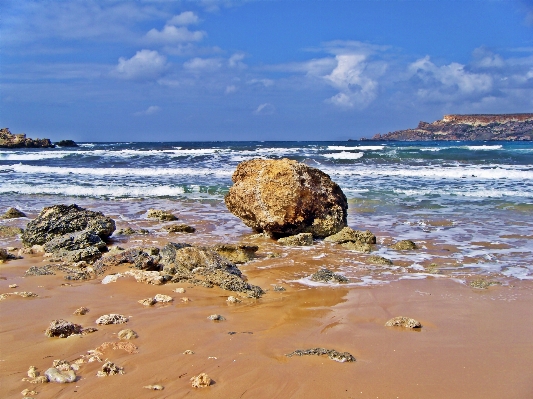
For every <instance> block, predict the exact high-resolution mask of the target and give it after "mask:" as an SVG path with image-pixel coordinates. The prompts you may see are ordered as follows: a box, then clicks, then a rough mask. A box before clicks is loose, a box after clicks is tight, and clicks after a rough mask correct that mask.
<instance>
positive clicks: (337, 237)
mask: <svg viewBox="0 0 533 399" xmlns="http://www.w3.org/2000/svg"><path fill="white" fill-rule="evenodd" d="M324 241H327V242H336V243H339V244H342V243H345V242H360V243H365V244H375V243H376V236H375V235H374V234H372V232H370V231H369V230H366V231H360V230H354V229H352V228H351V227H344V228H343V229H342V230H341V231H339V232H338V233H336V234H333V235H330V236H328V237H326V238H324Z"/></svg>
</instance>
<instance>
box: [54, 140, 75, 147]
mask: <svg viewBox="0 0 533 399" xmlns="http://www.w3.org/2000/svg"><path fill="white" fill-rule="evenodd" d="M56 145H57V146H58V147H78V144H76V143H75V142H74V140H60V141H58V142H57V143H56Z"/></svg>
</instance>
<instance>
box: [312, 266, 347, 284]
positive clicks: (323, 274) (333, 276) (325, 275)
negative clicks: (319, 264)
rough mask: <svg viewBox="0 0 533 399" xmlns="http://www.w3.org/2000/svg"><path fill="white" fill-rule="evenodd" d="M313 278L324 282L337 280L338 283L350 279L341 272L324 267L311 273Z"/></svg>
mask: <svg viewBox="0 0 533 399" xmlns="http://www.w3.org/2000/svg"><path fill="white" fill-rule="evenodd" d="M311 280H313V281H321V282H324V283H327V282H329V281H331V280H333V281H336V282H338V283H346V282H348V279H347V278H346V277H344V276H343V275H341V274H337V273H333V272H332V271H331V270H329V269H326V268H322V269H320V270H319V271H317V272H316V273H313V274H312V275H311Z"/></svg>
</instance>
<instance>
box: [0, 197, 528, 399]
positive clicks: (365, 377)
mask: <svg viewBox="0 0 533 399" xmlns="http://www.w3.org/2000/svg"><path fill="white" fill-rule="evenodd" d="M198 206H199V205H198V204H197V203H195V204H192V205H190V207H189V208H187V206H186V205H184V204H182V208H183V209H182V211H183V212H182V214H181V215H182V217H183V219H184V221H185V222H187V223H189V224H192V225H195V226H196V227H197V229H198V230H197V232H196V233H194V234H179V233H170V234H169V233H164V234H150V235H136V236H129V237H117V238H116V239H114V240H111V243H110V244H111V245H120V246H121V247H124V248H127V247H131V246H143V245H144V246H148V245H151V246H163V245H164V244H165V243H166V242H169V241H172V242H190V243H194V244H197V245H200V244H201V245H212V244H214V243H217V242H220V241H221V240H224V239H227V237H225V236H224V235H222V236H221V234H220V232H221V231H225V232H226V233H228V230H229V231H231V232H232V233H233V237H234V239H233V240H232V241H233V242H234V243H254V244H256V245H258V246H259V247H260V249H259V251H258V252H257V258H256V259H255V260H254V261H252V262H249V263H246V264H243V265H240V266H239V268H240V269H241V270H242V272H243V273H244V274H245V276H246V277H247V278H248V282H250V283H251V284H255V285H258V286H260V287H262V288H263V289H265V290H266V291H267V292H266V294H265V295H263V297H262V298H260V299H253V298H244V297H242V298H241V297H240V298H241V300H242V302H239V303H234V304H229V303H228V302H227V301H226V300H227V298H228V296H230V295H235V293H233V292H231V291H225V290H222V289H220V288H218V287H214V288H205V287H201V286H193V285H191V284H188V283H167V284H164V285H158V286H154V285H149V284H144V283H138V282H136V281H135V280H134V279H133V278H131V277H126V278H120V279H118V280H117V281H116V282H113V283H109V284H102V283H101V278H98V279H93V280H90V281H81V282H80V281H68V280H65V279H64V278H63V275H62V274H61V273H57V275H51V276H31V277H24V273H25V271H26V270H27V269H28V268H29V267H30V266H34V265H39V266H40V265H44V264H47V263H46V262H47V260H46V259H43V257H42V254H41V255H40V254H36V255H25V256H24V259H19V260H10V261H7V262H6V263H4V264H2V265H1V266H0V271H1V280H0V287H1V290H0V291H1V293H9V292H14V291H17V292H19V291H31V292H33V293H35V294H37V295H38V297H35V298H22V297H20V296H16V295H9V296H8V297H7V298H6V299H4V300H2V301H0V317H1V324H0V325H1V331H0V342H1V358H0V360H1V361H0V378H1V384H0V387H1V388H0V390H1V393H2V395H1V396H2V397H6V398H17V397H21V393H20V392H22V391H23V390H24V389H30V390H34V391H36V392H38V395H36V397H37V398H52V397H53V398H73V397H77V398H94V397H99V396H104V397H112V398H131V397H139V398H181V397H196V396H198V397H200V396H201V397H213V398H247V397H248V398H252V397H260V398H285V397H291V398H324V397H338V398H429V397H431V398H450V397H455V398H502V397H505V398H516V399H522V398H527V397H530V396H531V395H532V394H533V382H532V381H533V380H532V375H531V371H530V370H532V369H533V346H532V345H531V336H532V333H533V323H531V320H533V307H532V304H533V283H531V281H527V280H524V281H520V280H514V281H512V282H511V283H505V284H502V285H493V286H490V287H489V288H488V289H476V288H472V287H471V286H469V285H468V284H465V283H461V282H460V281H459V279H457V278H456V277H455V276H450V275H449V274H443V275H442V276H440V277H439V276H438V275H435V276H433V277H432V276H429V277H426V278H424V279H400V280H396V281H390V282H389V283H385V284H376V285H370V286H368V285H366V286H363V285H361V286H357V285H354V284H338V283H324V284H317V285H316V286H311V285H305V284H302V282H301V281H302V280H301V279H302V278H305V276H309V275H310V274H311V273H313V272H315V271H316V270H317V269H319V268H320V267H323V266H324V265H327V267H328V268H330V269H331V270H333V271H337V270H339V269H340V268H341V266H342V264H343V262H345V261H343V259H344V260H345V259H346V258H345V257H346V256H347V255H346V254H347V253H350V255H349V256H362V255H355V253H352V252H351V251H346V250H340V249H339V248H338V247H336V246H334V245H332V244H328V243H324V242H315V245H313V246H312V247H299V248H290V247H283V246H280V245H278V244H277V243H276V242H275V241H273V240H271V239H267V238H252V233H253V232H252V231H250V230H249V229H247V228H245V227H244V228H243V227H242V226H240V225H239V224H238V220H237V219H235V220H234V219H232V218H231V217H229V216H228V215H223V217H221V218H220V220H222V221H219V222H217V221H216V219H212V220H211V221H210V218H209V217H208V215H211V214H219V215H220V214H221V213H223V210H222V209H221V208H220V207H217V206H215V207H212V208H213V209H212V210H211V211H207V210H205V211H204V213H203V214H202V213H201V212H200V211H199V209H198ZM118 209H119V208H117V211H118ZM195 209H196V211H198V212H197V213H198V214H202V216H203V218H202V219H203V220H202V219H195V217H194V216H193V214H194V210H195ZM205 209H209V207H207V208H205ZM226 212H227V211H226ZM29 216H30V217H31V216H32V215H29ZM33 216H34V215H33ZM112 216H113V217H117V216H118V215H112ZM26 221H27V219H26ZM236 221H237V222H236ZM17 223H18V224H22V223H24V221H23V220H20V219H19V220H16V222H13V223H12V224H17ZM117 225H118V226H117V227H119V228H125V227H128V226H129V225H131V223H130V224H129V225H128V224H126V223H121V222H120V221H119V222H118V223H117ZM141 225H142V226H144V227H146V228H148V229H152V231H157V230H158V229H159V227H160V224H159V223H156V222H154V221H149V220H146V219H145V218H142V217H139V221H138V223H136V224H135V226H134V227H139V226H141ZM221 225H222V226H223V227H224V226H225V227H226V229H224V228H221ZM232 226H233V227H232ZM369 227H370V226H369ZM375 233H376V235H377V236H378V241H379V242H385V243H386V242H390V241H392V240H393V239H394V238H393V237H387V236H386V233H383V232H378V231H375ZM226 241H227V240H226ZM7 244H8V245H12V246H16V247H20V246H21V243H20V241H19V240H17V239H12V241H11V242H8V243H7ZM443 250H449V248H441V247H439V245H438V243H431V242H426V243H424V248H423V249H420V250H419V251H421V252H427V253H434V251H443ZM352 254H353V255H352ZM43 260H44V262H43ZM126 270H128V265H123V266H120V267H116V268H114V269H113V270H110V271H109V272H110V273H119V272H123V271H126ZM11 284H17V287H16V288H9V287H8V286H9V285H11ZM276 285H281V286H282V287H283V288H285V291H275V290H274V286H276ZM176 288H184V290H185V292H184V293H176V292H174V289H176ZM156 294H166V295H170V296H171V297H172V298H173V301H172V302H170V303H168V304H161V303H158V304H156V305H154V306H149V307H147V306H143V305H141V304H140V303H138V300H141V299H143V298H147V297H153V296H154V295H156ZM183 297H186V298H188V299H189V301H187V302H184V301H183V300H182V298H183ZM81 306H85V307H87V308H88V309H89V312H88V313H87V314H85V315H73V312H74V311H75V310H76V309H77V308H79V307H81ZM110 313H118V314H122V315H125V316H127V317H128V318H129V321H128V322H127V323H125V324H119V325H96V323H95V320H96V319H97V318H98V317H99V316H101V315H104V314H110ZM212 314H220V315H222V316H224V318H225V319H226V320H224V321H212V320H208V319H207V317H208V316H209V315H212ZM400 315H401V316H407V317H412V318H415V319H416V320H418V321H420V322H421V323H422V326H423V327H422V328H421V329H417V330H410V329H405V328H398V327H385V326H384V324H385V322H386V321H387V320H389V319H390V318H392V317H395V316H400ZM60 318H62V319H65V320H68V321H71V322H73V323H77V324H80V325H82V326H83V327H84V328H87V327H96V328H98V331H96V332H94V333H91V334H87V335H83V336H71V337H68V338H64V339H62V338H49V337H47V336H45V334H44V331H45V329H46V328H47V327H48V325H49V324H50V322H51V321H52V320H54V319H60ZM124 328H131V329H133V330H134V331H135V332H137V334H138V338H137V339H134V340H131V341H128V342H131V343H133V344H134V345H135V347H137V349H136V350H134V351H133V352H136V353H128V351H126V350H122V349H112V348H111V347H109V348H107V349H106V350H105V351H104V352H103V354H104V358H105V359H108V360H110V361H112V362H114V363H115V364H117V365H118V366H120V367H123V368H124V372H125V374H123V375H114V376H107V377H97V376H96V373H97V371H98V370H99V369H100V368H101V366H102V363H99V362H92V363H85V364H80V366H79V370H78V371H76V375H77V376H78V378H77V380H76V382H75V383H71V384H57V383H48V384H30V383H29V382H24V381H22V379H23V378H24V377H26V373H27V370H28V368H29V367H30V366H35V367H36V368H37V369H38V370H39V371H40V372H41V373H43V372H44V371H45V370H46V369H47V368H49V367H51V366H52V362H53V361H54V360H56V359H60V360H67V361H69V362H71V363H73V362H75V361H76V360H77V359H80V358H81V357H82V356H83V355H87V353H88V351H90V350H94V349H95V348H97V347H99V346H100V345H102V344H103V343H105V342H111V343H113V342H119V339H118V338H117V333H118V332H119V331H120V330H122V329H124ZM317 347H320V348H326V349H334V350H337V351H339V352H349V353H350V354H351V355H353V356H354V357H355V358H356V362H351V363H348V362H347V363H339V362H335V361H332V360H330V359H329V358H328V357H327V356H301V357H299V356H293V357H287V356H286V355H287V354H289V353H291V352H293V351H295V350H297V349H301V350H305V349H311V348H317ZM187 350H190V351H193V352H194V354H184V352H185V351H187ZM105 359H103V360H105ZM202 372H205V373H207V374H208V375H209V377H210V378H211V379H212V381H213V384H212V385H211V386H209V387H206V388H202V389H196V388H192V387H191V382H190V378H191V377H194V376H196V375H198V374H200V373H202ZM154 384H159V385H161V386H163V387H164V389H163V390H162V391H152V390H149V389H145V388H143V387H144V386H147V385H154Z"/></svg>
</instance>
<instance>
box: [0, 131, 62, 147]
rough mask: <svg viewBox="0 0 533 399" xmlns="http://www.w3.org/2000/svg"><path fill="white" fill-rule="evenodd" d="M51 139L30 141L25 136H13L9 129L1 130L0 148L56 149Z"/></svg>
mask: <svg viewBox="0 0 533 399" xmlns="http://www.w3.org/2000/svg"><path fill="white" fill-rule="evenodd" d="M54 147H55V146H54V145H53V144H52V142H51V141H50V139H30V138H27V137H26V135H25V134H13V133H11V132H10V131H9V128H7V127H4V128H1V129H0V148H54Z"/></svg>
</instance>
